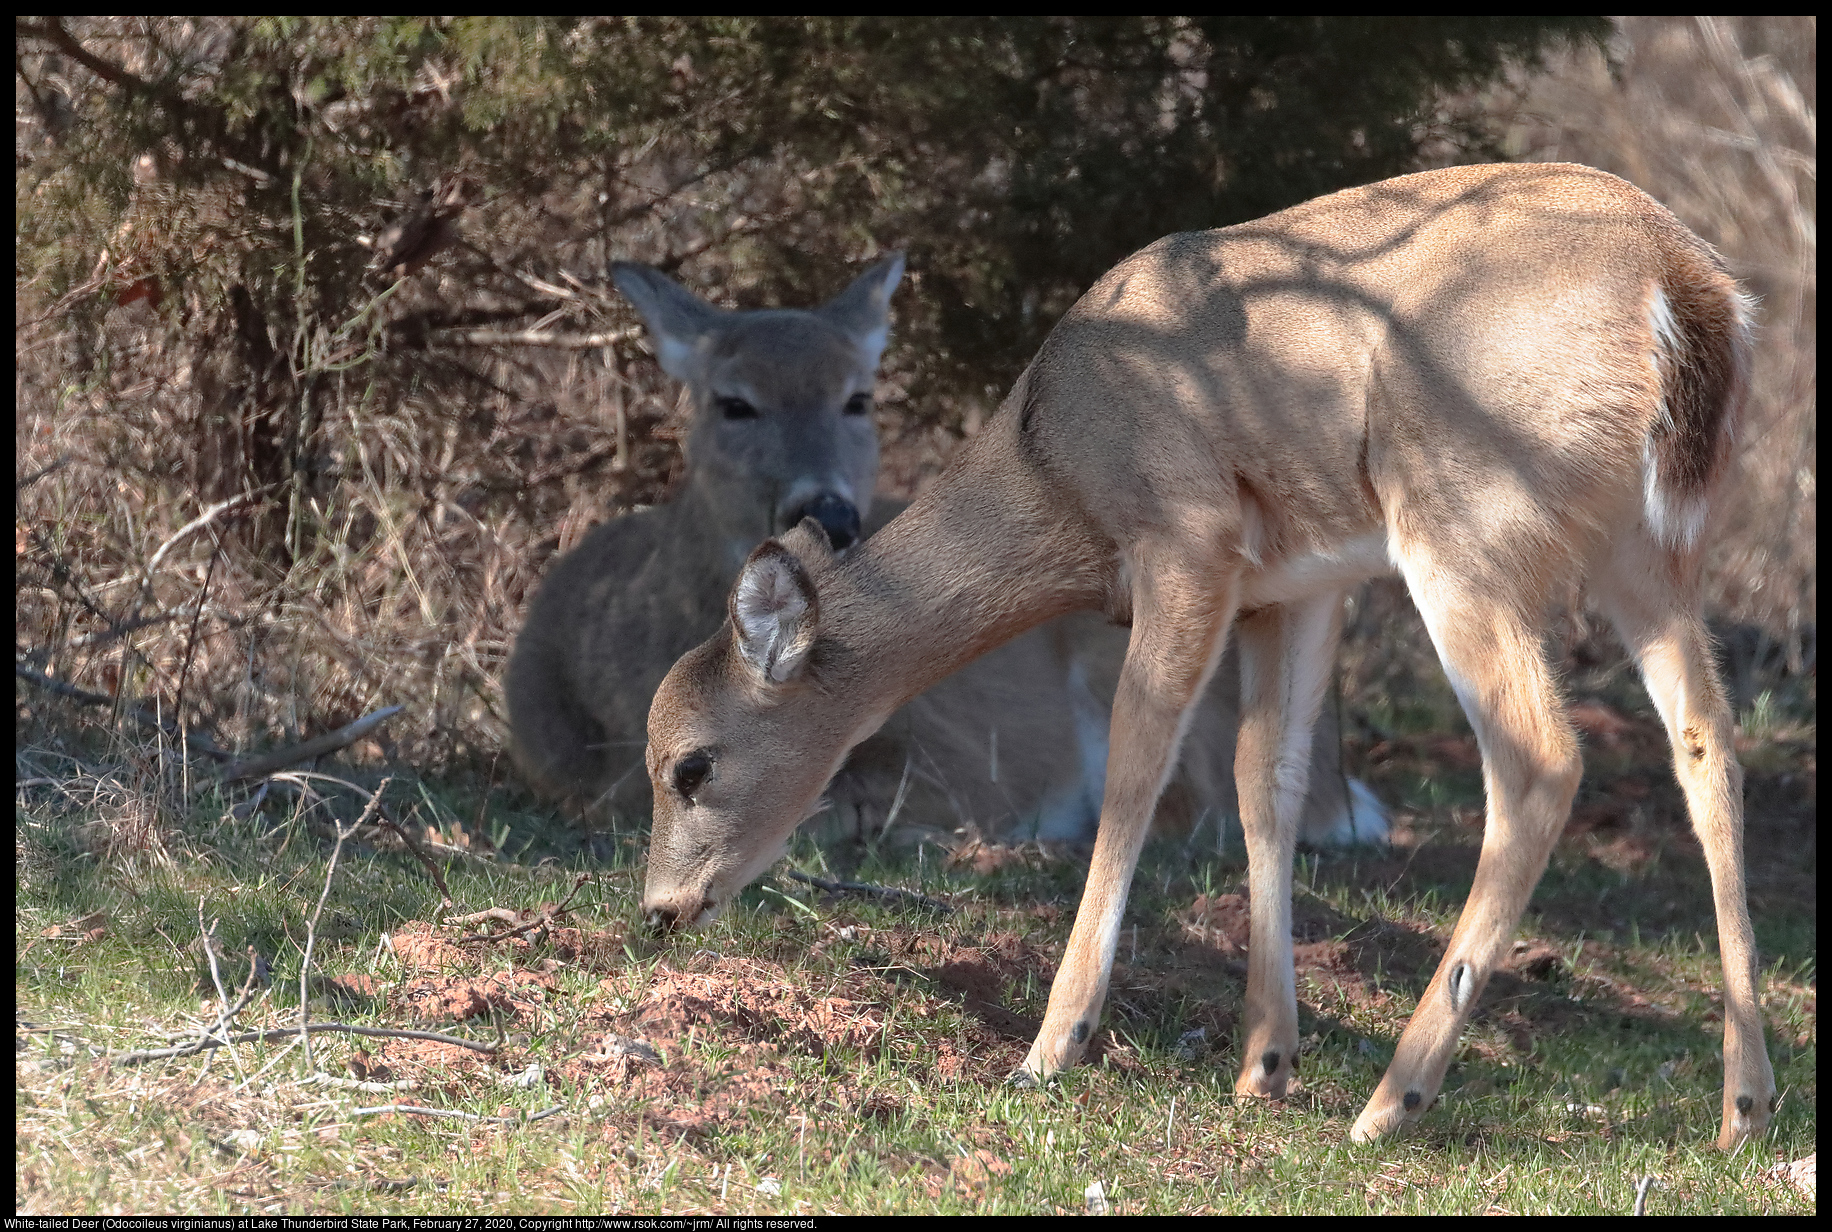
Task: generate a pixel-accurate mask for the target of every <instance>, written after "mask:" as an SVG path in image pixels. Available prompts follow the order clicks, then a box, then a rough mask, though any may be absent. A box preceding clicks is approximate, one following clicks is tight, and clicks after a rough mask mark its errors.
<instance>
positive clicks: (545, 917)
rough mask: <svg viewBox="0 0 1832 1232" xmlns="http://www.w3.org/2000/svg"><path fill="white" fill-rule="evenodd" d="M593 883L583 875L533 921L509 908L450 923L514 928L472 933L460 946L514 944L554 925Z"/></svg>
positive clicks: (449, 921) (462, 939)
mask: <svg viewBox="0 0 1832 1232" xmlns="http://www.w3.org/2000/svg"><path fill="white" fill-rule="evenodd" d="M590 880H591V874H589V873H580V874H579V878H578V880H576V881H574V882H573V888H572V890H571V891H570V892H569V893H568V894H567V895H566V897H565V898H563V899H561V900H560V901H559V902H557V903H554V904H553V905H552V906H550V907H544V908H542V909H541V910H540V911H539V912H537V913H536V914H535V916H534V918H533V919H528V918H527V917H526V916H524V915H523V914H521V913H520V912H516V911H511V910H509V909H508V908H507V907H488V908H485V909H484V910H482V911H474V912H472V913H471V914H470V915H465V916H458V917H456V918H454V919H451V920H448V921H446V922H447V923H449V924H481V923H483V922H484V921H486V920H500V921H502V922H503V923H505V924H513V925H514V927H513V928H511V929H509V930H508V931H507V932H501V933H470V934H468V935H466V936H463V937H460V938H458V944H459V945H464V944H465V943H467V942H472V941H486V942H488V941H494V942H501V941H510V940H513V939H514V938H516V937H521V936H526V935H527V934H528V933H531V932H535V931H536V930H538V929H543V928H546V927H548V926H549V925H551V924H552V923H553V922H554V921H555V920H556V919H557V918H559V916H560V915H561V914H562V913H563V912H564V911H565V910H566V908H567V906H568V905H569V904H570V903H571V902H572V900H573V899H574V898H575V897H577V896H578V893H579V890H580V889H581V888H582V887H583V886H584V885H585V883H586V882H588V881H590ZM518 921H519V922H518Z"/></svg>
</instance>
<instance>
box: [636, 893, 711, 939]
mask: <svg viewBox="0 0 1832 1232" xmlns="http://www.w3.org/2000/svg"><path fill="white" fill-rule="evenodd" d="M713 906H714V903H713V901H712V899H711V898H702V899H700V901H699V902H698V904H696V905H694V906H692V907H690V908H683V907H682V906H681V905H680V904H676V903H662V904H658V905H657V906H654V907H651V908H649V909H648V911H647V912H645V913H644V918H645V919H646V920H647V921H648V924H649V929H650V931H651V932H653V933H654V934H655V935H657V936H666V935H668V934H669V933H677V932H684V931H686V930H687V929H690V928H692V927H693V924H694V921H695V920H698V919H699V918H700V917H701V916H703V915H705V914H706V913H707V912H708V911H711V910H712V909H713Z"/></svg>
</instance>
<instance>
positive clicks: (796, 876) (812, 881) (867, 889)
mask: <svg viewBox="0 0 1832 1232" xmlns="http://www.w3.org/2000/svg"><path fill="white" fill-rule="evenodd" d="M788 876H789V878H790V879H791V880H793V881H802V882H806V883H807V884H808V885H811V886H813V887H815V888H816V889H817V890H825V891H827V892H828V893H829V894H862V895H866V896H867V897H871V898H891V899H907V900H908V901H910V902H913V903H915V904H917V905H918V906H921V907H928V908H929V909H931V910H933V911H940V912H945V913H952V912H953V911H954V906H953V904H951V903H945V902H943V901H942V900H941V899H939V898H930V897H929V896H928V895H927V894H918V893H917V892H916V891H914V890H900V889H898V888H897V887H895V886H880V885H870V884H868V883H866V882H863V881H828V880H826V879H824V878H821V877H810V876H809V875H808V874H807V873H798V872H796V871H795V870H794V869H790V870H789V872H788Z"/></svg>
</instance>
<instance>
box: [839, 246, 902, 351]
mask: <svg viewBox="0 0 1832 1232" xmlns="http://www.w3.org/2000/svg"><path fill="white" fill-rule="evenodd" d="M902 277H903V254H902V253H900V252H893V253H890V254H889V255H888V256H885V257H884V258H882V259H881V260H879V261H878V262H877V263H876V264H875V265H873V266H872V267H871V268H870V269H868V270H866V271H865V272H864V273H863V274H860V275H859V276H858V277H857V278H855V279H853V280H852V285H851V286H849V287H847V288H846V289H845V290H844V291H841V292H840V293H839V294H838V295H836V296H834V297H833V298H832V299H830V300H828V301H827V302H826V303H825V304H822V305H821V307H820V309H819V311H820V313H821V315H822V316H824V317H826V318H827V319H828V320H830V321H832V322H833V323H834V324H835V325H837V326H839V327H840V328H841V329H843V330H845V331H846V332H847V333H848V334H851V335H852V338H853V341H855V342H857V343H858V344H859V349H860V350H861V351H864V352H865V354H866V356H867V358H869V359H870V360H871V363H872V367H874V368H875V367H877V366H878V360H879V359H881V358H882V357H883V355H884V347H885V344H886V343H887V342H889V341H890V336H891V292H892V291H895V290H896V289H897V283H898V281H899V280H901V279H902Z"/></svg>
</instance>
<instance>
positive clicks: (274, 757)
mask: <svg viewBox="0 0 1832 1232" xmlns="http://www.w3.org/2000/svg"><path fill="white" fill-rule="evenodd" d="M405 709H406V707H405V706H384V707H382V708H381V709H380V710H377V711H374V712H372V713H370V714H365V715H364V716H363V717H362V718H360V719H357V720H356V721H355V722H353V723H345V724H344V725H343V726H342V727H340V728H338V729H337V730H336V731H332V732H326V733H325V734H324V735H322V736H314V737H312V738H311V739H310V740H306V741H303V742H301V743H299V744H294V745H289V746H288V747H286V748H284V749H276V750H275V751H273V752H271V753H262V754H261V755H260V756H258V757H250V758H248V759H247V760H245V761H238V762H236V763H235V764H234V765H231V766H226V767H224V769H223V774H222V778H223V782H225V783H233V782H235V781H236V780H237V779H252V778H259V777H260V776H262V775H264V774H271V773H273V772H274V771H275V770H280V769H284V768H285V767H287V766H290V765H293V764H294V763H296V762H302V761H305V760H307V759H308V758H313V757H322V756H323V755H324V754H326V753H332V752H335V751H336V750H338V749H341V748H343V747H344V746H345V745H349V744H355V743H356V742H357V741H358V740H361V739H362V738H363V737H364V736H366V735H368V734H369V733H370V732H372V731H374V730H375V729H376V728H377V727H380V726H381V725H382V724H383V723H385V722H387V721H388V720H389V719H392V718H393V717H394V716H395V715H397V714H399V713H401V711H403V710H405Z"/></svg>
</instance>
